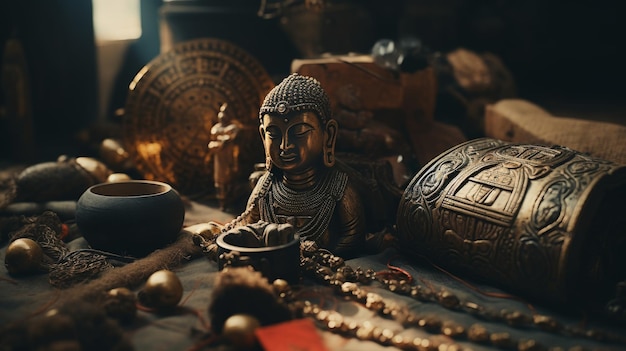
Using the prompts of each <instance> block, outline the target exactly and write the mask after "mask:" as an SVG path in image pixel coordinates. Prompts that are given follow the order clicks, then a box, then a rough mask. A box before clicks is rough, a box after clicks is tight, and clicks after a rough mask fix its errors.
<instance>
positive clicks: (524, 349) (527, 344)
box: [517, 339, 545, 351]
mask: <svg viewBox="0 0 626 351" xmlns="http://www.w3.org/2000/svg"><path fill="white" fill-rule="evenodd" d="M517 350H518V351H544V350H545V348H544V347H543V345H541V344H540V343H538V342H537V341H536V340H533V339H527V340H520V341H519V342H518V343H517Z"/></svg>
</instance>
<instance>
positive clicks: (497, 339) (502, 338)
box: [489, 332, 514, 348]
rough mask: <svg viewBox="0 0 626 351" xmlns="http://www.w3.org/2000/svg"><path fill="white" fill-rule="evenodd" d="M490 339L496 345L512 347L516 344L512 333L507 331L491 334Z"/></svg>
mask: <svg viewBox="0 0 626 351" xmlns="http://www.w3.org/2000/svg"><path fill="white" fill-rule="evenodd" d="M489 339H490V340H491V344H492V345H493V346H496V347H500V348H512V347H513V346H514V345H513V339H512V338H511V334H509V333H506V332H501V333H493V334H491V335H490V336H489Z"/></svg>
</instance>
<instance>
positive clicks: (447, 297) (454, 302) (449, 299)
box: [437, 290, 460, 309]
mask: <svg viewBox="0 0 626 351" xmlns="http://www.w3.org/2000/svg"><path fill="white" fill-rule="evenodd" d="M437 297H438V298H439V303H441V305H442V306H443V307H445V308H450V309H452V308H456V307H458V306H459V304H460V300H459V298H458V297H456V295H454V294H453V293H451V292H449V291H447V290H444V291H441V292H440V293H439V294H438V295H437Z"/></svg>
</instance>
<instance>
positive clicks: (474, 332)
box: [467, 324, 489, 342]
mask: <svg viewBox="0 0 626 351" xmlns="http://www.w3.org/2000/svg"><path fill="white" fill-rule="evenodd" d="M467 338H468V339H469V340H470V341H474V342H485V341H487V340H489V332H488V331H487V329H486V328H485V327H483V326H482V325H480V324H472V326H471V327H470V328H469V329H468V330H467Z"/></svg>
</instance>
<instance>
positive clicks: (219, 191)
mask: <svg viewBox="0 0 626 351" xmlns="http://www.w3.org/2000/svg"><path fill="white" fill-rule="evenodd" d="M227 107H228V104H227V103H223V104H222V106H221V107H220V112H219V113H218V114H217V118H218V122H217V123H216V124H215V125H214V126H213V127H212V128H211V142H209V151H210V153H211V155H213V181H214V184H215V192H216V197H217V199H218V201H219V203H220V207H221V208H222V209H224V208H225V207H226V204H227V200H228V198H229V196H233V195H234V187H235V184H234V183H235V182H236V181H237V175H238V174H239V171H240V170H239V153H240V149H239V145H238V144H237V142H236V141H235V139H236V138H237V135H238V134H239V131H240V130H241V129H242V125H241V123H240V122H239V121H237V120H236V119H234V118H231V116H230V115H229V114H228V113H226V109H227Z"/></svg>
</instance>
